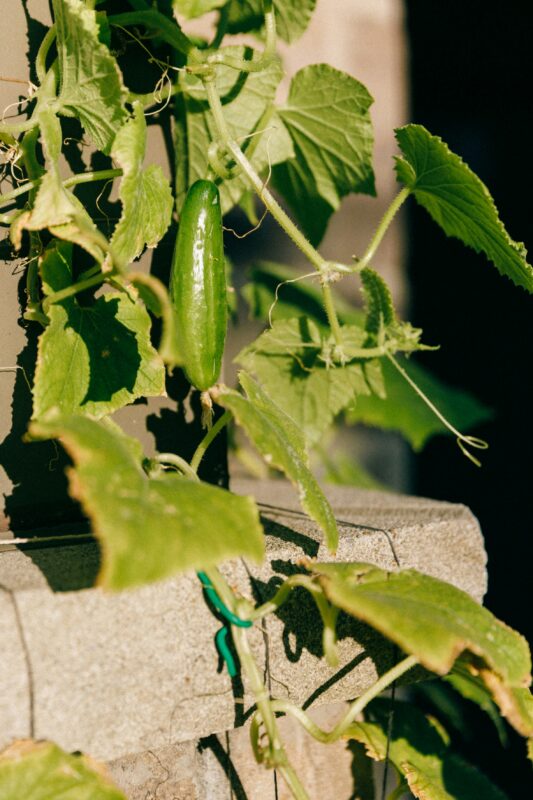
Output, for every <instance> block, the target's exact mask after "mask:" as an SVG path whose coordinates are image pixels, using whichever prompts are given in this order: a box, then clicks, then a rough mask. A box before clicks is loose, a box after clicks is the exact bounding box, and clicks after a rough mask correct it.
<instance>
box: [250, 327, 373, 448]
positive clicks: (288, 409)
mask: <svg viewBox="0 0 533 800" xmlns="http://www.w3.org/2000/svg"><path fill="white" fill-rule="evenodd" d="M343 330H349V331H350V332H351V333H352V334H353V335H354V336H355V344H356V345H358V346H359V347H361V348H362V346H363V342H364V338H365V333H364V331H363V330H362V329H361V328H356V327H349V329H343ZM328 337H329V332H327V331H325V330H324V329H321V328H319V327H318V326H317V325H315V324H314V323H313V322H312V321H311V320H309V319H307V318H304V317H300V318H299V319H287V320H280V321H279V322H275V323H274V325H273V326H272V328H270V329H269V330H267V331H265V332H264V333H262V334H261V336H259V338H258V339H256V341H255V342H252V343H251V344H250V345H248V346H247V347H245V348H244V349H243V350H242V351H241V352H240V353H239V354H238V356H237V357H236V359H235V360H236V361H237V363H238V364H240V365H241V366H242V367H244V368H245V369H246V370H248V371H249V372H252V373H253V374H254V375H256V376H257V378H258V379H259V381H260V383H261V384H262V385H263V387H264V388H265V390H266V391H267V392H268V393H269V394H270V396H271V397H276V398H277V403H278V405H279V406H280V408H282V409H283V410H284V411H285V413H287V414H288V415H289V416H291V417H292V419H293V420H294V421H295V422H296V424H297V425H298V427H299V428H301V430H303V431H304V433H305V436H306V439H307V441H308V442H309V444H314V443H315V442H317V441H318V440H319V439H320V437H321V436H322V434H323V433H324V432H325V431H326V430H327V429H328V428H329V427H330V426H331V425H332V423H333V420H334V418H335V417H336V415H337V414H339V413H340V412H341V411H342V410H343V409H344V408H346V407H348V406H349V405H351V404H352V403H353V402H354V401H355V399H356V397H359V395H361V394H369V393H370V389H369V386H368V383H367V381H366V378H365V368H364V366H363V365H362V364H361V363H355V362H354V363H350V364H346V365H345V366H342V367H341V366H340V365H328V363H327V359H326V360H324V358H323V352H324V350H325V349H326V350H327V347H328ZM347 350H348V348H347Z"/></svg>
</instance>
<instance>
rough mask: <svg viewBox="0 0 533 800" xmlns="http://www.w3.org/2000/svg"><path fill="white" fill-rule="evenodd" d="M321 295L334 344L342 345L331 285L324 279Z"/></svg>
mask: <svg viewBox="0 0 533 800" xmlns="http://www.w3.org/2000/svg"><path fill="white" fill-rule="evenodd" d="M322 297H323V299H324V309H325V311H326V315H327V318H328V322H329V327H330V328H331V332H332V333H333V338H334V339H335V344H336V345H337V346H338V347H342V332H341V326H340V324H339V318H338V317H337V312H336V311H335V302H334V300H333V294H332V291H331V286H330V285H329V283H327V281H324V280H323V281H322Z"/></svg>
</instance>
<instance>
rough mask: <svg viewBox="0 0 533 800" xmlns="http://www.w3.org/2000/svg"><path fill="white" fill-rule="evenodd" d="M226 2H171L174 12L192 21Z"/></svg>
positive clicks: (202, 0)
mask: <svg viewBox="0 0 533 800" xmlns="http://www.w3.org/2000/svg"><path fill="white" fill-rule="evenodd" d="M226 2H227V0H173V2H172V5H173V6H174V11H176V12H177V13H178V14H181V15H182V16H184V17H185V18H186V19H194V18H195V17H201V16H202V14H207V12H208V11H213V10H214V9H215V8H220V7H221V6H223V5H224V4H225V3H226Z"/></svg>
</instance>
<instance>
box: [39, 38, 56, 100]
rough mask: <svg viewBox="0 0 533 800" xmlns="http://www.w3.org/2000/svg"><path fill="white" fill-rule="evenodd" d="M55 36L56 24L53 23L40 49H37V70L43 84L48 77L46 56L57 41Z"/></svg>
mask: <svg viewBox="0 0 533 800" xmlns="http://www.w3.org/2000/svg"><path fill="white" fill-rule="evenodd" d="M55 38H56V26H55V25H52V27H51V28H49V29H48V30H47V32H46V34H45V37H44V39H43V40H42V42H41V44H40V47H39V50H38V51H37V56H36V58H35V72H36V75H37V80H38V81H39V83H40V84H41V85H42V84H43V83H44V81H45V79H46V73H47V69H46V58H47V56H48V53H49V52H50V47H51V46H52V44H53V43H54V41H55Z"/></svg>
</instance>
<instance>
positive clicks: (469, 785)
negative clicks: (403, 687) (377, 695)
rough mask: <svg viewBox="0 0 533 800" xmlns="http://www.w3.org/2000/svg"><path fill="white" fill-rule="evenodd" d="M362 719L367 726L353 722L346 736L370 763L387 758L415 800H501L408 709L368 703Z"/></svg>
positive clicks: (435, 731)
mask: <svg viewBox="0 0 533 800" xmlns="http://www.w3.org/2000/svg"><path fill="white" fill-rule="evenodd" d="M392 712H393V713H394V716H393V717H392V730H391V734H390V739H389V736H388V732H389V723H390V714H391V713H392ZM365 717H367V719H368V720H369V721H367V722H356V723H353V725H351V726H350V728H349V729H348V731H347V734H346V735H347V736H348V737H349V738H353V739H355V740H356V741H358V742H361V743H362V744H364V745H365V747H366V749H367V752H368V754H369V755H370V756H371V757H372V758H374V759H375V760H376V761H384V760H385V758H386V757H388V758H389V759H390V761H391V762H392V763H393V764H394V766H395V767H396V769H397V770H398V771H399V772H400V774H401V775H403V776H404V777H405V778H406V780H407V784H408V786H409V789H410V790H411V792H412V793H413V794H414V796H415V797H417V798H420V800H480V798H483V800H505V798H506V795H505V794H504V793H503V792H501V791H500V789H498V788H497V787H496V786H494V784H493V783H492V781H490V780H489V779H488V778H487V777H486V776H485V775H483V774H482V773H481V772H479V770H477V769H476V768H475V767H474V766H472V765H471V764H469V763H467V762H466V761H464V760H463V759H462V758H460V757H459V756H457V755H455V754H454V753H453V752H452V750H451V749H450V748H449V747H448V746H447V742H446V741H445V739H444V738H443V737H442V735H441V733H440V732H439V730H438V728H437V727H435V725H434V724H432V722H431V721H430V720H429V719H428V718H427V717H425V716H424V714H422V713H421V712H420V711H418V709H416V708H414V707H413V706H411V705H409V704H407V703H400V702H397V701H396V702H395V703H394V706H393V705H392V703H391V701H390V700H384V699H383V700H382V699H380V700H374V701H373V702H372V703H371V704H370V705H369V706H367V709H366V710H365ZM388 740H389V741H388Z"/></svg>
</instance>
